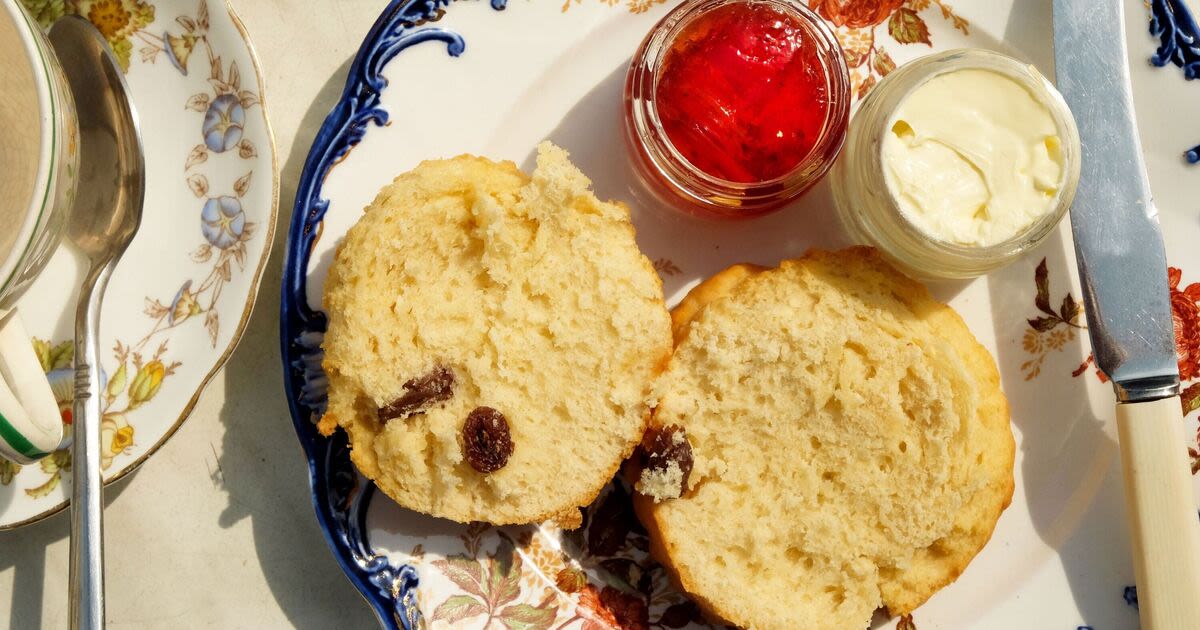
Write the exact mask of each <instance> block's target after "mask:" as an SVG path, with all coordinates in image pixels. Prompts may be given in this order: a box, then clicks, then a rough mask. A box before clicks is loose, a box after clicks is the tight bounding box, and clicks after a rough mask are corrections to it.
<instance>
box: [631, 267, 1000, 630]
mask: <svg viewBox="0 0 1200 630" xmlns="http://www.w3.org/2000/svg"><path fill="white" fill-rule="evenodd" d="M674 319H675V321H674V327H675V339H676V348H675V352H674V355H673V356H672V358H671V361H670V363H669V365H668V367H667V370H666V371H665V372H664V373H663V375H662V376H661V377H660V378H659V380H658V384H657V385H656V387H655V395H656V396H657V399H658V400H657V408H656V409H655V411H654V416H653V419H652V421H651V428H650V430H649V431H648V432H647V435H646V438H645V440H644V442H643V459H642V462H641V470H640V473H639V474H640V476H639V477H638V482H637V486H636V487H637V489H638V490H639V492H640V495H638V496H636V498H635V507H636V508H637V512H638V515H639V517H640V518H641V520H642V521H643V523H644V524H645V525H646V527H647V529H648V530H649V532H650V537H651V551H652V552H653V553H654V555H655V557H656V558H658V559H659V560H660V561H661V562H662V563H663V564H664V565H666V566H667V567H668V569H669V570H670V571H671V572H672V574H673V576H674V577H675V579H676V580H677V581H678V582H679V584H680V585H681V586H682V588H683V589H684V590H686V591H687V592H688V593H690V594H691V595H692V596H693V598H694V599H695V600H696V601H697V602H698V603H699V604H700V605H701V606H702V607H703V608H704V609H705V610H706V611H707V612H708V613H709V614H711V615H713V616H716V617H720V618H722V619H724V620H726V621H729V622H732V623H735V624H737V625H739V626H744V627H748V628H789V629H791V628H806V629H810V630H811V629H824V628H829V629H837V630H845V629H848V628H866V627H867V626H868V625H869V624H870V621H871V617H872V614H873V613H874V611H875V610H876V609H877V608H878V607H880V606H881V605H883V606H886V607H887V608H888V610H889V611H890V612H891V613H893V614H906V613H908V612H911V611H912V610H913V609H914V608H916V607H917V606H919V605H920V604H921V603H923V602H924V601H925V600H926V599H928V598H929V597H930V596H931V595H932V594H933V593H934V592H935V591H937V590H938V589H940V588H941V587H943V586H945V585H946V584H949V583H950V582H952V581H953V580H954V579H955V578H956V577H958V575H959V574H960V573H961V572H962V571H963V569H964V568H965V567H966V566H967V563H968V562H970V561H971V559H972V558H973V557H974V556H975V554H976V553H978V552H979V550H980V549H981V548H982V547H983V546H984V544H985V543H986V542H987V540H988V538H989V537H990V536H991V534H992V530H993V528H994V527H995V525H996V520H997V519H998V518H999V517H1000V513H1001V512H1002V511H1003V510H1004V508H1005V507H1006V506H1007V505H1008V503H1009V502H1010V500H1011V498H1012V492H1013V452H1014V444H1013V436H1012V431H1011V428H1010V427H1009V413H1008V404H1007V401H1006V400H1005V398H1004V395H1003V393H1002V392H1001V390H1000V378H999V373H998V372H997V369H996V365H995V363H994V361H993V360H992V357H991V356H990V355H989V354H988V352H987V350H985V349H984V348H983V347H982V346H981V345H980V344H979V343H978V342H977V341H976V340H975V338H974V337H973V336H972V335H971V332H970V331H969V330H968V329H967V327H966V325H965V324H964V323H963V321H962V319H961V318H960V317H959V316H958V315H957V314H956V313H955V312H954V311H953V310H952V309H950V308H949V307H948V306H945V305H943V304H940V303H938V302H936V301H934V300H933V298H932V297H930V295H929V293H928V291H927V290H926V289H925V288H924V287H923V286H922V285H920V284H918V283H917V282H915V281H913V280H911V279H909V278H907V277H905V276H904V275H902V274H900V273H899V272H897V271H896V270H894V269H893V268H892V267H890V266H889V265H888V264H887V263H885V262H884V261H883V260H882V259H881V258H880V257H879V255H878V254H876V253H875V252H874V251H873V250H870V249H867V248H855V249H849V250H845V251H840V252H812V253H810V254H808V255H807V256H805V257H803V258H801V259H799V260H789V261H784V262H783V263H782V264H781V265H780V266H779V267H778V268H775V269H763V268H759V267H753V266H748V265H737V266H734V267H731V268H729V269H727V270H725V271H722V272H721V273H719V274H717V275H716V276H714V277H713V278H711V279H709V280H708V281H706V282H704V283H703V284H701V285H699V286H698V287H696V288H695V289H693V290H692V292H691V293H690V294H689V295H688V296H687V298H685V299H684V301H683V302H682V303H681V304H680V305H679V307H677V308H676V309H675V311H674Z"/></svg>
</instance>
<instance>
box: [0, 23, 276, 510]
mask: <svg viewBox="0 0 1200 630" xmlns="http://www.w3.org/2000/svg"><path fill="white" fill-rule="evenodd" d="M22 2H23V3H24V4H25V5H26V7H27V8H29V9H30V10H31V12H32V13H33V15H34V17H36V18H37V19H38V20H39V22H41V23H42V24H43V25H48V24H50V23H51V22H53V20H54V19H56V18H58V17H59V16H61V15H62V13H63V11H64V10H65V11H68V12H72V13H78V14H80V15H84V16H88V17H89V18H90V19H92V21H93V22H94V23H97V24H99V25H100V28H101V31H102V32H104V34H105V35H106V36H107V37H108V39H109V42H110V44H111V45H112V46H113V48H114V50H115V51H116V52H117V55H118V58H119V59H121V60H122V62H123V65H125V66H126V74H125V78H126V80H128V82H129V86H130V88H131V90H132V92H133V99H134V105H135V106H136V108H137V111H138V116H139V118H140V120H141V127H142V140H143V143H144V145H145V151H146V205H145V212H144V214H143V219H142V226H141V229H140V230H139V232H138V234H137V237H136V238H135V239H134V241H133V244H132V245H130V247H129V250H128V251H127V252H126V253H125V255H124V257H123V258H122V259H121V262H120V264H118V266H117V269H116V272H115V273H114V274H113V277H112V280H111V281H110V282H109V284H108V292H107V294H106V296H105V298H104V310H103V315H102V323H101V330H100V333H101V334H100V336H101V342H100V343H101V346H100V347H101V349H102V351H103V352H104V355H103V356H104V361H103V364H102V366H101V367H102V370H103V373H104V376H105V379H106V382H107V385H108V389H107V395H106V396H105V400H104V403H103V404H104V409H105V415H104V422H103V428H102V434H101V450H102V452H101V462H102V466H103V469H104V478H105V480H106V481H113V480H115V479H118V478H120V477H121V476H122V475H124V474H126V473H128V472H129V471H131V470H133V469H134V468H135V467H137V465H138V464H140V463H141V462H142V461H143V460H145V459H146V458H147V457H149V456H150V455H151V454H152V453H153V452H154V451H155V450H157V449H158V447H159V446H161V445H162V443H163V442H165V441H166V440H167V438H169V437H170V436H171V435H172V434H173V433H174V432H175V430H176V429H178V428H179V425H180V424H181V423H182V422H183V421H184V419H186V418H187V415H188V413H189V412H190V411H191V409H192V406H193V405H194V404H195V402H196V399H197V398H198V397H199V396H200V392H201V391H202V390H203V388H204V386H205V384H207V383H208V381H209V379H210V378H212V376H213V374H214V373H215V372H216V371H217V369H218V368H220V366H221V365H222V364H223V363H224V362H225V359H226V358H227V357H228V356H229V354H230V353H231V352H232V351H233V348H234V346H235V345H236V344H237V341H238V339H239V338H240V337H241V334H242V330H243V329H244V328H245V325H246V322H247V320H248V319H249V316H250V309H251V307H252V305H253V303H254V298H255V294H256V293H257V290H258V280H259V277H260V275H261V273H262V268H263V264H264V263H265V262H266V260H267V255H268V253H269V249H270V243H271V234H272V232H273V230H274V226H275V216H276V206H277V201H278V197H279V178H278V169H277V168H276V156H275V144H274V140H273V139H272V137H271V130H270V127H269V126H268V124H267V118H266V114H265V112H264V111H263V105H262V98H263V93H262V78H261V73H260V72H259V70H258V63H257V61H256V60H255V58H254V52H253V50H252V49H251V47H250V41H249V39H248V38H247V36H246V33H245V29H244V28H243V27H242V25H241V22H239V21H238V19H237V16H236V15H234V13H233V10H232V9H231V8H229V7H228V6H227V5H226V4H225V3H224V2H223V1H221V0H108V1H101V0H68V1H67V2H65V3H64V2H61V1H59V2H54V1H51V0H22ZM85 269H86V268H85V267H84V266H83V261H81V260H80V259H79V258H77V256H76V255H75V252H73V251H71V250H70V248H69V247H68V246H67V245H63V246H62V247H60V249H59V251H58V253H57V254H55V257H54V259H53V260H52V261H51V263H50V265H49V266H48V267H47V268H46V270H45V271H44V272H43V273H42V275H41V276H40V277H39V278H38V280H37V282H36V283H34V285H33V286H32V287H31V288H30V290H29V292H28V293H26V295H25V296H24V297H23V298H22V299H21V302H20V305H21V310H22V312H24V313H26V314H27V315H26V318H25V319H26V324H27V326H28V328H29V329H30V334H32V335H33V336H34V337H35V340H34V343H35V344H36V345H37V347H38V348H39V351H40V352H41V354H42V357H43V365H44V367H45V368H46V369H47V371H48V372H49V373H50V379H51V384H52V385H53V386H54V390H55V394H56V396H57V398H58V399H59V403H60V405H62V409H63V410H64V419H67V418H69V410H70V408H71V396H72V384H73V383H72V376H71V372H70V365H71V352H70V351H71V339H72V337H73V331H74V314H75V307H74V305H75V296H76V295H77V293H78V287H79V284H80V282H81V280H82V273H83V271H84V270H85ZM67 429H68V431H67V435H68V438H67V439H68V440H69V439H70V427H69V426H68V427H67ZM65 447H66V444H64V449H65ZM69 465H70V453H69V452H68V451H67V450H60V451H58V452H56V453H54V454H53V455H51V456H50V457H48V458H46V459H44V460H42V461H41V462H39V463H37V464H33V465H29V466H24V467H18V466H16V465H14V464H11V463H9V462H6V461H4V460H0V529H8V528H13V527H19V526H21V525H25V524H28V523H31V522H34V521H37V520H40V519H42V518H45V517H47V516H49V515H51V514H53V513H55V512H57V511H58V510H61V509H63V508H64V507H66V505H67V498H68V497H69V495H70V488H69V484H70V477H71V475H70V472H69Z"/></svg>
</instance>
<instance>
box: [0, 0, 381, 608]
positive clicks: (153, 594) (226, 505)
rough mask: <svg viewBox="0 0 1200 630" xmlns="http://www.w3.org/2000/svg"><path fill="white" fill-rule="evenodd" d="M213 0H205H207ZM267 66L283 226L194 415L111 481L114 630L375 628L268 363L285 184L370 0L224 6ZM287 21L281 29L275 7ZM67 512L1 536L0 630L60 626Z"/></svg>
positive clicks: (327, 101)
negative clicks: (338, 556) (241, 331)
mask: <svg viewBox="0 0 1200 630" xmlns="http://www.w3.org/2000/svg"><path fill="white" fill-rule="evenodd" d="M219 1H220V0H213V1H212V4H214V5H215V4H217V2H219ZM234 6H235V9H236V10H237V11H238V13H239V14H240V15H241V17H242V19H243V21H244V22H245V24H246V28H247V30H248V31H249V33H250V37H251V38H252V40H253V42H254V45H255V47H256V49H257V51H258V56H259V60H260V62H261V64H262V67H263V71H264V72H265V73H266V82H267V87H266V99H265V101H266V106H267V112H268V114H269V116H270V118H271V122H272V125H273V127H274V130H275V142H276V145H277V147H278V150H279V162H280V167H281V169H282V182H281V188H280V209H279V225H278V229H277V230H276V233H275V234H276V238H275V245H274V252H273V253H272V256H271V260H270V262H269V263H268V264H267V268H266V275H265V277H264V278H263V282H262V289H261V292H260V294H259V299H258V305H257V307H256V308H255V311H254V316H253V318H252V319H251V320H250V325H249V328H247V330H246V334H245V337H244V338H243V339H242V342H241V345H240V346H239V347H238V349H237V351H236V352H235V353H234V354H233V356H232V357H231V359H230V361H229V363H228V364H227V365H226V366H225V369H224V370H223V372H222V373H221V374H219V375H218V376H217V377H216V378H215V379H214V380H213V382H212V383H211V384H210V385H209V387H208V389H207V391H206V392H205V393H204V395H203V396H202V397H201V398H200V401H199V404H198V405H197V406H196V409H195V411H194V412H193V413H192V416H191V418H190V419H189V420H188V421H187V422H186V423H184V425H183V427H182V428H181V429H180V430H179V432H178V433H177V434H176V435H175V436H174V437H173V438H172V439H171V441H170V442H169V443H167V444H166V445H165V446H164V447H163V448H162V449H161V450H160V451H159V452H158V453H157V454H155V455H154V456H153V457H151V458H150V459H149V461H147V462H146V463H145V465H143V466H142V467H141V468H140V469H139V470H138V471H137V472H136V473H134V474H133V475H131V476H130V477H128V478H126V479H125V480H123V481H121V482H119V483H117V484H116V485H114V486H110V487H109V488H108V493H107V503H108V506H107V508H106V510H105V528H106V530H105V550H106V558H105V560H106V563H107V580H108V584H107V597H108V622H109V627H111V628H208V627H213V628H279V627H298V628H314V629H315V628H335V627H336V628H371V627H374V626H375V621H374V618H373V616H372V615H371V613H370V610H369V609H368V608H367V606H366V604H365V603H364V602H363V600H362V599H361V598H360V597H359V595H358V593H357V591H355V589H354V588H353V587H352V586H351V585H350V583H349V582H347V581H346V580H345V579H344V578H343V576H342V573H341V570H340V569H339V568H338V566H337V564H336V563H335V562H334V560H333V556H332V555H331V554H330V553H329V550H328V548H327V547H326V545H325V540H324V538H323V537H322V536H321V532H320V530H319V529H318V528H317V524H316V518H315V516H314V515H313V510H312V504H311V503H310V500H309V490H308V481H307V479H306V475H305V463H304V458H303V455H302V453H301V450H300V446H299V444H298V442H297V441H296V438H295V434H294V433H293V432H292V426H291V420H290V419H289V417H288V410H287V405H286V403H285V402H284V398H283V393H282V383H283V381H282V374H281V368H280V364H279V358H278V350H277V348H278V325H277V321H278V312H279V277H280V266H281V260H282V256H283V249H284V246H283V241H284V238H285V237H286V234H287V222H288V219H289V217H290V216H291V207H292V200H293V197H294V196H295V192H296V181H297V179H298V177H299V173H300V169H301V167H302V166H303V163H304V158H305V154H306V153H307V151H308V147H309V145H310V144H311V143H312V139H313V136H314V135H315V133H316V131H317V128H318V127H319V126H320V124H321V121H322V120H323V119H324V117H325V114H326V113H328V111H329V108H330V107H331V106H332V104H333V103H334V101H335V100H336V98H337V96H338V95H339V94H340V92H341V88H342V82H343V81H344V80H345V73H346V69H347V67H348V66H349V64H350V61H351V59H352V57H353V55H354V53H355V51H356V50H357V48H358V44H359V42H360V41H361V40H362V37H363V36H364V35H365V34H366V32H367V29H368V28H370V25H371V23H372V22H373V21H374V20H375V18H376V17H377V16H378V14H379V11H380V8H381V7H382V6H383V2H382V1H381V0H374V1H368V0H320V1H315V0H240V1H237V0H235V2H234ZM284 15H286V16H287V17H286V26H285V25H284V21H283V20H282V19H281V17H280V16H284ZM68 529H69V523H68V518H67V515H66V513H65V512H64V513H61V514H59V515H57V516H55V517H52V518H50V519H49V520H46V521H43V522H41V523H38V524H35V525H31V526H29V527H26V528H23V529H20V530H16V531H14V532H0V629H3V628H14V629H21V630H24V629H26V628H40V627H45V628H65V627H67V546H68V540H67V538H68Z"/></svg>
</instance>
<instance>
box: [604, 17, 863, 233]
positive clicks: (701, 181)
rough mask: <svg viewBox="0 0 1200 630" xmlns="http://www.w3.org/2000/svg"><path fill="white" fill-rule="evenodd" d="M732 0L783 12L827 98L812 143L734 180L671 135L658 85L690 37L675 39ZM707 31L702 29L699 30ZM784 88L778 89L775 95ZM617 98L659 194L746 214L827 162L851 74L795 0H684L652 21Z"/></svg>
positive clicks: (801, 186) (643, 169)
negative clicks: (785, 161) (784, 161)
mask: <svg viewBox="0 0 1200 630" xmlns="http://www.w3.org/2000/svg"><path fill="white" fill-rule="evenodd" d="M731 5H741V6H742V7H743V8H749V9H754V8H764V7H767V8H771V9H774V10H778V11H781V12H784V13H786V15H787V16H789V17H790V18H792V21H793V22H795V23H796V24H797V25H799V26H800V29H799V32H800V35H799V36H798V37H801V38H802V40H801V41H802V42H803V43H804V44H806V45H809V46H808V47H807V48H805V49H804V51H803V52H804V54H805V55H808V56H809V57H811V58H812V59H814V60H815V61H816V62H817V63H819V65H820V67H821V68H822V70H823V73H824V77H825V80H824V84H823V85H822V86H821V89H823V91H824V98H825V99H826V108H825V115H824V119H823V120H822V121H820V123H819V133H817V134H816V136H815V138H813V139H812V148H811V149H810V150H809V151H808V152H807V155H804V156H802V157H801V158H800V159H799V160H798V162H797V163H795V166H793V167H791V168H790V169H789V170H787V171H786V172H785V173H783V174H781V175H779V176H776V177H771V178H769V179H765V180H763V181H753V182H739V181H733V180H731V179H725V178H722V177H719V176H715V175H713V174H711V173H708V172H706V171H705V170H703V169H701V168H699V167H698V166H696V165H695V164H693V163H692V162H691V161H689V160H688V159H687V158H686V157H684V154H683V153H682V152H681V151H680V150H679V148H678V147H677V146H676V145H675V144H673V143H672V141H671V138H670V137H668V132H667V129H665V128H664V125H663V120H662V118H661V117H660V111H659V105H658V88H659V81H660V79H661V77H662V73H663V68H664V61H665V60H666V59H668V57H669V56H670V55H669V53H670V52H671V51H672V49H673V48H675V47H676V45H677V44H680V43H683V44H690V43H691V41H693V40H690V39H689V40H688V41H686V42H681V41H680V39H681V38H680V35H681V34H684V32H685V30H686V29H687V28H688V26H689V25H692V24H693V23H694V22H695V21H696V20H697V19H701V18H704V17H705V16H710V15H712V14H711V12H713V11H718V10H721V9H722V8H726V9H727V8H728V7H730V6H731ZM705 26H707V25H705ZM776 26H778V24H776ZM696 30H699V29H696ZM706 34H707V33H706V32H705V31H701V34H700V35H699V36H700V37H703V36H706ZM694 36H695V35H694V34H693V37H694ZM797 50H799V49H797ZM797 54H798V53H797ZM771 89H773V90H774V89H775V86H773V85H772V86H771ZM784 95H785V92H784V91H780V96H781V97H783V96H784ZM624 105H625V107H624V110H625V111H624V113H625V131H626V139H627V140H628V144H629V148H630V153H631V156H632V159H633V161H634V164H635V167H636V170H637V171H638V173H639V175H641V176H642V177H643V179H644V180H645V182H646V183H647V185H648V186H650V187H651V188H652V189H654V190H655V191H656V192H666V193H667V194H666V195H660V197H661V198H664V199H666V200H668V202H669V203H671V204H672V205H674V206H675V207H677V208H679V209H682V210H684V211H685V212H688V213H691V214H695V215H699V216H706V217H713V218H746V217H752V216H758V215H761V214H764V213H766V212H769V211H771V210H774V209H778V208H779V207H780V206H782V205H783V204H784V203H786V202H788V201H789V200H791V199H794V198H795V197H797V196H798V195H800V194H801V193H803V192H804V191H805V190H807V189H808V188H809V187H811V186H812V185H813V184H814V183H816V182H817V181H818V180H819V179H820V178H821V177H822V176H823V175H824V174H825V173H826V172H827V171H828V170H829V168H830V167H831V166H832V164H833V161H834V158H835V157H836V156H837V154H838V152H839V151H840V150H841V147H842V143H843V141H844V139H845V134H846V125H847V121H848V120H849V114H850V78H849V71H848V69H847V67H846V61H845V57H844V55H843V53H842V49H841V46H840V45H839V44H838V42H837V38H836V37H835V35H834V33H833V31H832V30H830V28H829V26H828V25H827V24H826V23H825V21H824V20H822V19H821V18H820V17H819V16H817V15H816V14H815V13H813V12H812V11H811V10H810V9H809V8H808V7H807V6H806V5H805V4H804V3H803V2H802V1H801V0H688V1H686V2H684V3H682V4H680V5H679V6H678V7H676V8H675V9H674V10H672V11H671V12H670V13H668V14H667V15H666V16H665V17H664V18H663V19H662V20H661V21H660V22H659V23H658V24H657V25H655V26H654V28H653V29H652V30H651V31H650V33H649V34H648V35H647V36H646V39H645V40H644V41H643V42H642V44H641V46H640V47H639V48H638V50H637V52H636V53H635V54H634V56H633V60H632V62H631V64H630V67H629V72H628V74H627V76H626V82H625V104H624ZM803 105H804V104H803V103H797V105H796V106H797V107H802V106H803ZM780 133H781V137H782V132H780Z"/></svg>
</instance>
